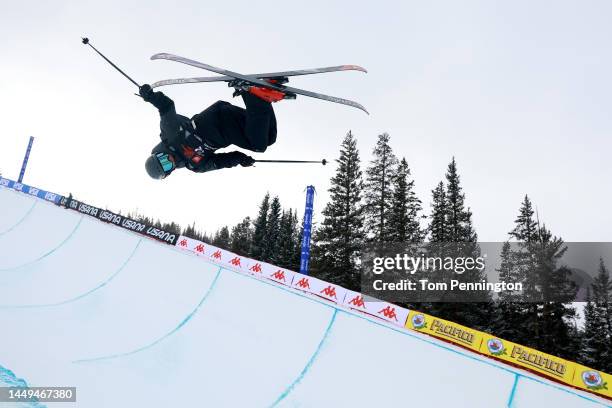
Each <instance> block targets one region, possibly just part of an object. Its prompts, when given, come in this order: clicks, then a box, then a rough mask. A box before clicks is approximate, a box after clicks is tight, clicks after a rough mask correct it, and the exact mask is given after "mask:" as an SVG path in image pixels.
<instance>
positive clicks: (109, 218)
mask: <svg viewBox="0 0 612 408" xmlns="http://www.w3.org/2000/svg"><path fill="white" fill-rule="evenodd" d="M60 203H61V204H62V205H67V206H68V208H70V209H72V210H75V211H77V212H79V213H81V214H85V215H89V216H90V217H94V218H97V219H99V220H100V221H104V222H107V223H110V224H114V225H116V226H118V227H121V228H123V229H126V230H128V231H132V232H136V233H138V234H142V235H146V236H148V237H151V238H154V239H156V240H159V241H162V242H165V243H167V244H170V245H174V244H175V243H176V240H177V237H176V235H175V234H172V233H170V232H167V231H164V230H162V229H160V228H156V227H154V226H151V225H148V224H146V223H143V222H139V221H135V220H133V219H131V218H128V217H124V216H122V215H119V214H115V213H114V212H112V211H108V210H102V209H100V208H98V207H94V206H93V205H89V204H86V203H83V202H81V201H78V200H75V199H71V200H70V201H68V199H61V200H60Z"/></svg>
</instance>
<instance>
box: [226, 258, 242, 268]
mask: <svg viewBox="0 0 612 408" xmlns="http://www.w3.org/2000/svg"><path fill="white" fill-rule="evenodd" d="M229 263H231V264H232V265H234V266H239V267H242V265H240V257H235V258H234V259H232V260H231V261H229Z"/></svg>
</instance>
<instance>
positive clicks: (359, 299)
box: [349, 295, 365, 309]
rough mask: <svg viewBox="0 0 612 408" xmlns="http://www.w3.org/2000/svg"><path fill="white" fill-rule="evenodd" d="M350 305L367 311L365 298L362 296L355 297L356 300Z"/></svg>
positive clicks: (353, 299) (352, 300)
mask: <svg viewBox="0 0 612 408" xmlns="http://www.w3.org/2000/svg"><path fill="white" fill-rule="evenodd" d="M349 305H353V306H357V307H363V308H364V309H365V302H364V301H363V296H361V295H357V296H355V297H354V298H352V299H351V301H350V302H349Z"/></svg>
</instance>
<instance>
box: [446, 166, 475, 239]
mask: <svg viewBox="0 0 612 408" xmlns="http://www.w3.org/2000/svg"><path fill="white" fill-rule="evenodd" d="M446 201H447V217H448V221H447V224H448V234H449V235H448V237H446V238H447V241H448V242H476V240H477V237H476V233H475V232H474V229H473V226H472V213H471V212H470V210H469V208H468V209H466V208H465V194H464V193H463V189H462V188H461V185H460V178H459V173H458V172H457V162H456V161H455V158H454V157H453V160H452V161H451V162H450V164H449V165H448V169H447V172H446Z"/></svg>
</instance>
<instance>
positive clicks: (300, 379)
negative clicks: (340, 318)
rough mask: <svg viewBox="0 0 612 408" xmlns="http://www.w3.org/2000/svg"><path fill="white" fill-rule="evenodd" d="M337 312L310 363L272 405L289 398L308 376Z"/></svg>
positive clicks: (335, 311) (336, 310)
mask: <svg viewBox="0 0 612 408" xmlns="http://www.w3.org/2000/svg"><path fill="white" fill-rule="evenodd" d="M337 314H338V309H334V313H333V314H332V316H331V319H330V320H329V324H328V325H327V328H326V329H325V332H324V333H323V337H322V338H321V341H320V342H319V345H318V346H317V348H316V349H315V352H314V353H313V354H312V356H311V357H310V360H308V363H306V365H305V366H304V369H303V370H302V372H301V373H300V375H298V376H297V378H296V379H295V380H294V381H293V382H292V383H291V385H289V386H288V387H287V388H286V389H285V391H283V393H282V394H281V395H280V396H279V397H278V398H277V399H276V401H274V403H273V404H272V405H270V407H275V406H277V405H278V404H280V402H281V401H282V400H284V399H285V398H287V396H288V395H289V394H290V393H291V391H293V389H294V388H295V387H296V386H297V385H298V384H299V383H300V382H301V381H302V380H303V379H304V377H305V376H306V373H308V370H310V367H312V364H313V363H314V362H315V360H316V359H317V357H318V356H319V353H320V352H321V349H322V348H323V344H324V343H325V341H326V340H327V338H328V337H329V334H330V332H331V329H332V326H333V325H334V322H335V321H336V315H337Z"/></svg>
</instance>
